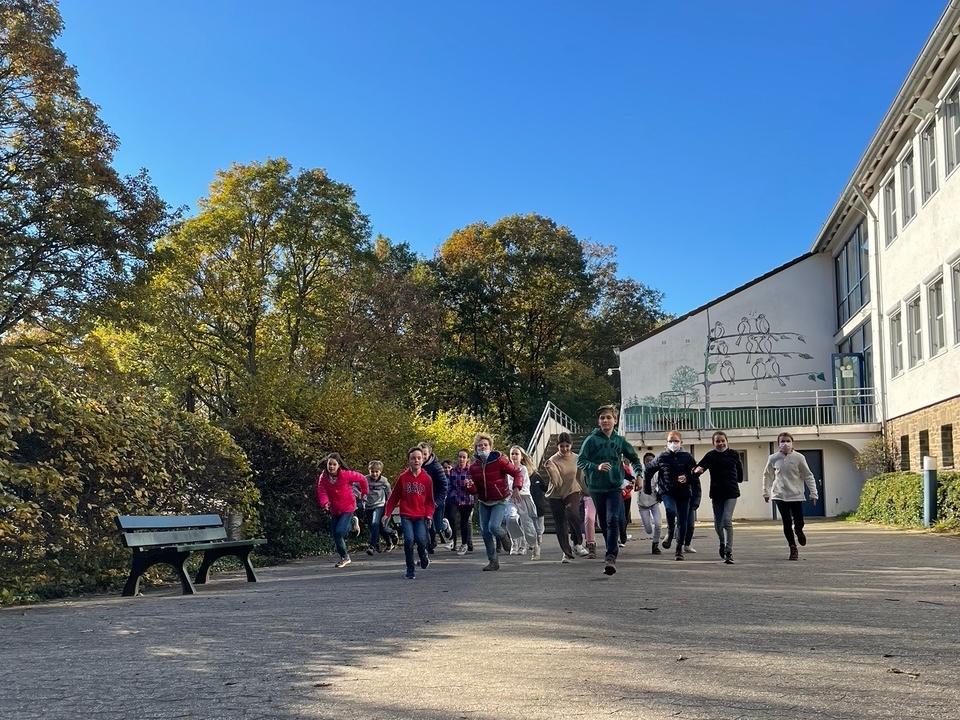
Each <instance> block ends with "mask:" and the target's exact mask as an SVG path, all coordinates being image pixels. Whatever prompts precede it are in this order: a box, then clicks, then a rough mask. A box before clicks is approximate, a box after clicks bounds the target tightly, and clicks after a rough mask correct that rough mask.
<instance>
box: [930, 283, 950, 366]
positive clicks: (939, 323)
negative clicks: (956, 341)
mask: <svg viewBox="0 0 960 720" xmlns="http://www.w3.org/2000/svg"><path fill="white" fill-rule="evenodd" d="M938 289H939V291H938ZM935 293H936V294H937V295H938V296H939V304H937V305H935V304H934V302H933V300H934V295H935ZM938 313H939V314H938ZM927 325H928V327H927V332H928V334H929V340H928V342H929V350H930V357H934V356H935V355H939V354H940V353H941V352H943V351H944V350H946V348H947V338H946V329H947V328H946V308H945V306H944V302H943V275H939V276H937V277H936V278H934V279H933V280H931V281H930V282H929V283H927Z"/></svg>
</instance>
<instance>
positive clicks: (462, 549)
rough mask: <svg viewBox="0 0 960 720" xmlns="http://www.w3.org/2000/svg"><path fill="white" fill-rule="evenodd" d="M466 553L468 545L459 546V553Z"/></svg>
mask: <svg viewBox="0 0 960 720" xmlns="http://www.w3.org/2000/svg"><path fill="white" fill-rule="evenodd" d="M466 554H467V546H466V545H461V546H460V547H458V548H457V555H466Z"/></svg>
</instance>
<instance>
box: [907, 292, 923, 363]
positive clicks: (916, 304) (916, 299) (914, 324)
mask: <svg viewBox="0 0 960 720" xmlns="http://www.w3.org/2000/svg"><path fill="white" fill-rule="evenodd" d="M913 308H916V317H914V312H913ZM906 310H907V369H908V370H910V369H913V368H915V367H917V366H918V365H920V364H921V363H922V362H923V314H922V312H921V310H922V308H921V307H920V293H917V294H916V295H913V296H912V297H911V298H910V299H909V300H907V302H906ZM914 343H916V346H914ZM914 350H916V351H917V352H916V355H915V354H914Z"/></svg>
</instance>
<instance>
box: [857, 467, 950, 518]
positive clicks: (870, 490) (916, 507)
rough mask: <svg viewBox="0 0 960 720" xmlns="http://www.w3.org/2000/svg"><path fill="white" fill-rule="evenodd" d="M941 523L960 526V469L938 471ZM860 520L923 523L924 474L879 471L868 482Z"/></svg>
mask: <svg viewBox="0 0 960 720" xmlns="http://www.w3.org/2000/svg"><path fill="white" fill-rule="evenodd" d="M937 507H938V523H937V524H938V527H942V528H955V527H960V473H958V472H946V471H941V472H939V473H937ZM854 517H856V519H857V520H862V521H864V522H876V523H883V524H884V525H896V526H899V527H922V526H923V485H922V479H921V476H920V475H918V474H917V473H910V472H893V473H884V474H882V475H876V476H874V477H872V478H870V479H869V480H867V481H866V483H864V486H863V491H862V492H861V493H860V505H859V507H858V508H857V512H856V515H855V516H854Z"/></svg>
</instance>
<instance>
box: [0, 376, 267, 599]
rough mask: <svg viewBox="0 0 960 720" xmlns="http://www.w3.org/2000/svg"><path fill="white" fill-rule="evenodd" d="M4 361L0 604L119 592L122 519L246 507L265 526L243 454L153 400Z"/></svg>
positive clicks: (206, 426) (193, 418) (250, 520)
mask: <svg viewBox="0 0 960 720" xmlns="http://www.w3.org/2000/svg"><path fill="white" fill-rule="evenodd" d="M81 384H82V382H81V381H80V380H78V381H77V382H73V383H71V381H70V378H69V377H66V376H64V375H63V374H60V373H57V372H54V371H52V370H51V369H50V368H45V367H42V366H40V365H31V364H29V363H25V362H20V361H16V360H13V359H10V358H6V359H2V360H0V604H3V603H10V602H23V601H28V600H34V599H38V598H45V597H59V596H62V595H66V594H70V593H76V592H82V591H89V590H95V589H105V588H112V587H115V586H117V585H118V584H119V583H120V582H121V581H122V580H123V578H124V576H125V575H126V573H127V571H128V567H129V561H130V560H129V550H126V549H125V548H123V546H122V545H121V543H120V541H119V534H118V532H117V530H116V526H115V523H114V518H115V517H116V516H117V515H118V514H135V515H139V514H156V513H176V514H192V513H204V512H217V513H221V514H222V513H224V512H227V511H238V512H241V513H243V515H244V517H245V518H246V524H247V528H246V530H247V531H248V532H251V533H255V532H258V531H259V526H258V525H259V521H258V514H257V503H258V502H259V493H258V491H257V489H256V487H255V486H254V484H253V482H252V477H251V470H250V466H249V463H248V462H247V458H246V456H245V455H244V454H243V452H242V450H240V448H239V447H238V446H237V444H236V443H235V442H234V441H233V439H232V438H231V437H230V436H229V435H228V434H227V433H226V432H224V431H223V430H221V429H219V428H217V427H215V426H213V425H211V424H210V423H209V422H207V421H206V420H204V419H203V418H201V417H199V416H197V415H193V414H190V413H186V412H183V411H180V410H178V409H176V408H175V407H173V406H171V405H169V404H167V403H165V402H163V401H162V400H160V399H157V398H150V397H140V398H131V397H125V396H123V395H120V394H116V393H110V392H108V391H102V392H97V393H94V392H92V390H91V388H90V387H89V386H86V387H81Z"/></svg>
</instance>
